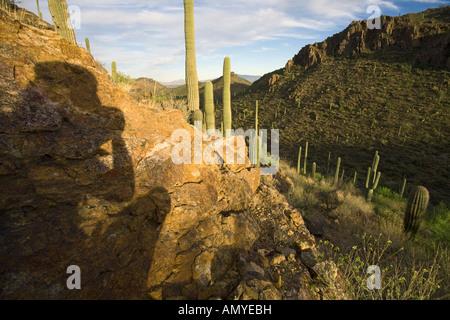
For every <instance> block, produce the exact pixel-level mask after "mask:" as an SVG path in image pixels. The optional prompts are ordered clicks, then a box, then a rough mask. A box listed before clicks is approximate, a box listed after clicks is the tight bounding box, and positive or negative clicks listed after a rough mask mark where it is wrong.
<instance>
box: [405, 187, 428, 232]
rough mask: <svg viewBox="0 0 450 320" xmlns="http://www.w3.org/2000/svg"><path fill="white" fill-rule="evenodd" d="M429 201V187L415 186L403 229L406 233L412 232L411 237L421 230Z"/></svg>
mask: <svg viewBox="0 0 450 320" xmlns="http://www.w3.org/2000/svg"><path fill="white" fill-rule="evenodd" d="M429 201H430V193H429V192H428V190H427V188H425V187H423V186H417V187H415V188H414V190H413V191H412V192H411V193H410V195H409V197H408V204H407V205H406V212H405V217H404V220H403V230H404V232H405V233H406V234H410V236H411V237H414V235H415V234H416V233H417V230H419V227H420V223H421V220H422V218H423V216H424V215H425V212H426V211H427V207H428V203H429Z"/></svg>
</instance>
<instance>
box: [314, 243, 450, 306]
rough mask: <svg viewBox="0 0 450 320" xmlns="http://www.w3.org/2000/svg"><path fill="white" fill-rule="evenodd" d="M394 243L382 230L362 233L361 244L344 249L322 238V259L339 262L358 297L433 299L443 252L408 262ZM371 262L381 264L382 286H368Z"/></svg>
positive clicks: (344, 275) (437, 284) (351, 289)
mask: <svg viewBox="0 0 450 320" xmlns="http://www.w3.org/2000/svg"><path fill="white" fill-rule="evenodd" d="M391 245H392V241H390V240H383V237H382V234H379V235H378V236H371V235H367V234H363V235H362V237H361V246H354V247H353V248H352V249H351V250H350V252H348V253H341V252H340V249H339V248H338V247H336V246H334V245H333V244H332V243H331V242H329V241H320V243H319V246H318V247H319V250H320V252H321V254H320V255H319V261H321V260H323V259H331V260H333V261H334V262H335V263H336V265H337V267H338V268H339V270H340V272H341V273H342V276H343V278H344V279H345V281H346V283H347V286H348V291H349V292H350V293H351V294H352V295H353V297H352V298H353V299H355V300H424V299H430V298H431V297H432V296H433V294H434V293H435V292H436V290H438V289H439V287H440V286H439V284H440V282H441V281H442V279H441V278H440V277H439V269H440V266H439V265H440V263H441V261H440V260H441V258H442V255H440V254H439V252H436V254H435V256H434V257H433V258H432V259H430V260H428V261H426V262H415V261H414V262H413V263H412V264H405V263H404V260H403V258H404V255H402V254H401V253H402V252H403V248H400V249H392V246H391ZM447 257H448V255H447ZM370 266H377V267H379V271H380V273H379V275H380V283H379V285H380V286H379V287H375V288H374V287H372V288H369V285H368V279H369V277H370V273H369V272H368V271H369V267H370ZM369 281H370V280H369Z"/></svg>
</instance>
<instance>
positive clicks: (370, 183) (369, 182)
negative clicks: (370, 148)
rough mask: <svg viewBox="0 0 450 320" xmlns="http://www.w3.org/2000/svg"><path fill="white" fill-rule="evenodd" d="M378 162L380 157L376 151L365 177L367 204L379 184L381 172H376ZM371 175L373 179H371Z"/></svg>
mask: <svg viewBox="0 0 450 320" xmlns="http://www.w3.org/2000/svg"><path fill="white" fill-rule="evenodd" d="M379 162H380V156H379V155H378V151H376V152H375V156H374V158H373V161H372V167H369V168H368V170H367V177H366V189H369V191H368V193H367V201H369V202H370V201H371V200H372V196H373V192H374V190H375V189H376V188H377V187H378V183H379V182H380V177H381V172H379V171H377V170H378V164H379ZM372 173H373V178H371V175H372Z"/></svg>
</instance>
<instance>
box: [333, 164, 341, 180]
mask: <svg viewBox="0 0 450 320" xmlns="http://www.w3.org/2000/svg"><path fill="white" fill-rule="evenodd" d="M340 166H341V158H338V160H337V165H336V172H335V174H334V183H335V184H337V183H338V182H339V168H340Z"/></svg>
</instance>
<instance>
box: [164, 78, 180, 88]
mask: <svg viewBox="0 0 450 320" xmlns="http://www.w3.org/2000/svg"><path fill="white" fill-rule="evenodd" d="M185 83H186V82H185V80H184V79H179V80H174V81H169V82H161V84H163V85H165V86H166V87H167V88H176V87H181V86H184V85H185Z"/></svg>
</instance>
